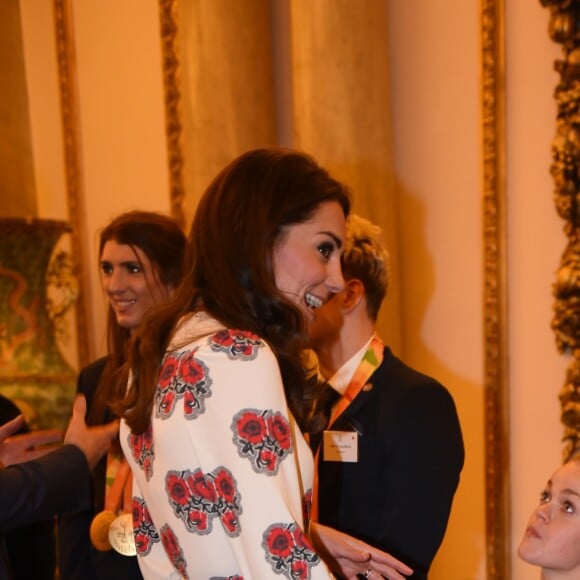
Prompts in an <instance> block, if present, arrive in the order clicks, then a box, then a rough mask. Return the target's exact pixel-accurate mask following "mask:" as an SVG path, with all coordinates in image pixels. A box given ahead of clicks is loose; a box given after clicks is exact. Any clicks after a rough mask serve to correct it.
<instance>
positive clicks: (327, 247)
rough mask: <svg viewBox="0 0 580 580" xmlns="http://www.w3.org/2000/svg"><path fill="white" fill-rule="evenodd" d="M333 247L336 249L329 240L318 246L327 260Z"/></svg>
mask: <svg viewBox="0 0 580 580" xmlns="http://www.w3.org/2000/svg"><path fill="white" fill-rule="evenodd" d="M333 249H334V247H333V245H332V244H331V243H329V242H325V243H324V244H320V245H319V246H318V251H319V252H320V253H321V254H322V255H323V256H324V258H325V259H326V260H328V258H330V255H331V254H332V250H333Z"/></svg>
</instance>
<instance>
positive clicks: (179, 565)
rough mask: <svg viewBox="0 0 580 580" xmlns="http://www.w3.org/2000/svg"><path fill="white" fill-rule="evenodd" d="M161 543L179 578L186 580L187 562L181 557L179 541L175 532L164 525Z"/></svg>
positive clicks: (181, 551)
mask: <svg viewBox="0 0 580 580" xmlns="http://www.w3.org/2000/svg"><path fill="white" fill-rule="evenodd" d="M161 543H162V544H163V549H164V550H165V553H166V554H167V557H168V558H169V561H170V562H171V563H172V564H173V567H174V568H175V569H176V570H177V571H178V572H179V575H180V576H181V578H184V579H185V580H188V579H189V576H188V575H187V562H186V561H185V557H184V556H183V550H182V549H181V546H180V545H179V540H178V539H177V536H176V535H175V532H174V531H173V530H172V529H171V527H170V526H169V525H168V524H165V525H164V526H163V527H162V528H161Z"/></svg>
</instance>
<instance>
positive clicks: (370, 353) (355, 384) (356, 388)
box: [310, 332, 384, 522]
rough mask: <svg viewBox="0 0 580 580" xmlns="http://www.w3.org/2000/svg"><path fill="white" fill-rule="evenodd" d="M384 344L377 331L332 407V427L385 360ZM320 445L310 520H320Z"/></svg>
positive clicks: (315, 457)
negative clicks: (344, 389)
mask: <svg viewBox="0 0 580 580" xmlns="http://www.w3.org/2000/svg"><path fill="white" fill-rule="evenodd" d="M383 353H384V345H383V341H382V340H381V339H380V338H379V335H378V334H377V333H376V332H375V334H373V337H372V339H371V342H370V344H369V347H368V348H367V350H366V352H365V354H364V356H363V358H362V360H361V362H360V364H359V365H358V367H357V369H356V371H355V372H354V375H353V377H352V379H351V380H350V383H349V384H348V387H347V389H346V391H345V393H344V395H342V397H340V399H339V400H338V401H337V403H336V404H335V405H334V407H333V408H332V413H331V415H330V420H329V421H328V426H329V427H330V426H331V425H332V424H333V423H334V422H335V421H336V419H338V417H339V416H340V415H341V414H342V413H343V412H344V410H345V409H346V408H347V407H348V406H349V405H350V404H351V403H352V402H353V401H354V400H355V398H356V397H357V395H358V394H359V393H360V392H361V391H362V389H363V387H364V386H365V385H366V384H367V382H368V380H369V379H370V377H371V376H372V374H373V373H374V372H375V371H376V370H377V369H378V368H379V367H380V366H381V363H382V362H383ZM322 445H323V444H322V443H321V444H320V445H319V447H318V449H317V450H316V453H315V455H314V468H315V469H314V481H313V485H312V507H311V510H310V520H311V521H314V522H316V521H318V462H319V461H320V458H319V456H320V447H322Z"/></svg>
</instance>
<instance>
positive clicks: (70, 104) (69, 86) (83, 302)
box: [53, 0, 94, 368]
mask: <svg viewBox="0 0 580 580" xmlns="http://www.w3.org/2000/svg"><path fill="white" fill-rule="evenodd" d="M53 2H54V3H53V7H54V21H55V36H56V58H57V65H58V83H59V89H60V106H61V115H62V131H63V143H64V157H65V173H66V189H67V191H66V196H67V206H68V214H69V215H68V222H69V224H70V226H71V228H72V230H71V250H70V252H71V257H72V259H73V262H74V264H75V268H76V274H77V276H78V279H79V288H80V292H79V295H78V298H77V301H76V317H75V318H76V333H77V343H78V347H77V348H78V358H79V364H80V366H81V368H82V367H83V366H85V365H86V364H88V363H89V362H90V361H91V360H92V359H93V358H94V344H93V340H92V338H91V337H92V332H89V324H88V321H89V304H88V297H89V296H90V289H89V272H88V268H89V266H90V264H89V260H87V256H86V255H85V253H84V252H83V248H84V247H85V244H84V239H85V237H86V230H87V228H86V225H85V219H84V212H83V203H82V200H83V196H84V191H83V179H82V155H81V152H82V148H81V138H80V121H79V117H80V106H79V98H78V90H77V66H76V50H75V40H74V27H73V21H72V6H71V1H70V0H53Z"/></svg>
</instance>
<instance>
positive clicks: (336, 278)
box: [326, 260, 345, 294]
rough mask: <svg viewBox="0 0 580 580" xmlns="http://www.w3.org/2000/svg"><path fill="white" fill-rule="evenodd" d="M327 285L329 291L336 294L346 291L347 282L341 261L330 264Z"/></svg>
mask: <svg viewBox="0 0 580 580" xmlns="http://www.w3.org/2000/svg"><path fill="white" fill-rule="evenodd" d="M326 285H327V287H328V289H329V290H330V291H331V292H333V293H335V294H336V293H337V292H341V291H342V290H344V286H345V282H344V277H343V275H342V268H341V266H340V260H337V261H336V263H333V264H330V268H329V272H328V277H327V279H326Z"/></svg>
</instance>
